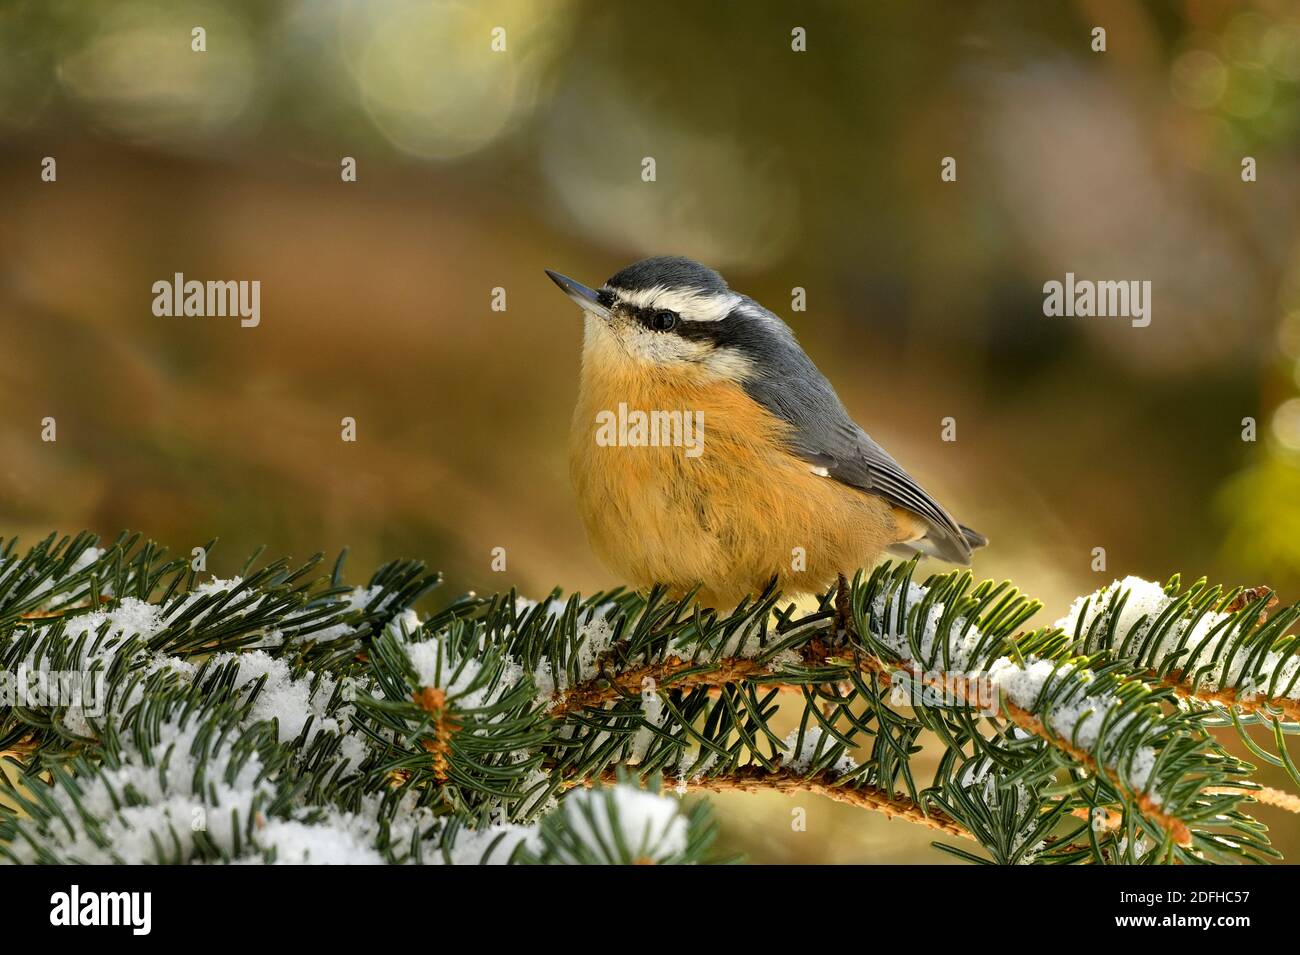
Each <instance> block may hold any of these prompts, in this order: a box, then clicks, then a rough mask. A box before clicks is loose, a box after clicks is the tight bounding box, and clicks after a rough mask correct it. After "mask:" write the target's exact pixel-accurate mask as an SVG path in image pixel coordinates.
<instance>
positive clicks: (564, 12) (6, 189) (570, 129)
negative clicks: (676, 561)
mask: <svg viewBox="0 0 1300 955" xmlns="http://www.w3.org/2000/svg"><path fill="white" fill-rule="evenodd" d="M1097 26H1100V27H1104V28H1105V29H1106V45H1107V49H1106V52H1105V53H1096V52H1093V50H1092V49H1091V41H1092V35H1091V31H1092V29H1093V28H1094V27H1097ZM195 27H202V28H203V29H204V31H205V34H206V37H205V39H206V52H202V53H197V52H194V51H192V49H191V39H192V34H191V31H192V30H193V29H194V28H195ZM498 27H500V28H504V31H505V32H504V40H505V50H504V51H503V52H497V51H494V50H493V49H492V41H493V31H494V29H495V28H498ZM795 27H803V28H804V29H805V30H806V35H807V52H803V53H796V52H792V50H791V31H792V30H793V29H794V28H795ZM500 36H501V35H500V34H498V37H500ZM498 45H500V44H499V43H498ZM945 156H951V157H954V158H955V159H956V160H957V173H958V178H957V181H956V182H942V181H941V180H940V175H939V172H940V162H941V160H942V158H943V157H945ZM1246 156H1250V157H1253V158H1254V159H1255V160H1256V163H1257V168H1258V181H1256V182H1250V183H1247V182H1243V181H1242V175H1241V172H1242V160H1243V158H1244V157H1246ZM44 157H54V158H55V160H56V162H57V181H55V182H43V181H42V179H41V169H42V160H43V159H44ZM343 157H353V158H355V160H356V163H357V181H356V182H351V183H345V182H343V181H342V180H341V176H340V163H341V161H342V159H343ZM644 157H654V159H655V161H656V174H657V177H656V181H654V182H645V181H643V180H642V178H641V172H642V159H643V158H644ZM1298 199H1300V9H1298V8H1297V7H1296V5H1295V4H1294V3H1291V2H1289V0H1256V2H1253V3H1238V2H1225V0H1183V2H1152V3H1137V2H1101V0H1077V2H1074V3H1055V4H1042V3H1034V2H1028V0H1026V2H1023V3H1012V2H984V3H967V4H948V3H878V4H857V3H849V2H840V3H803V4H799V5H797V6H796V5H793V4H789V3H785V2H780V0H772V2H744V3H741V2H718V3H710V4H699V3H691V2H685V0H683V2H672V3H660V2H656V3H648V2H640V3H632V2H618V3H611V2H600V0H571V2H563V0H549V2H541V0H475V2H472V3H469V2H465V3H457V2H440V0H420V2H415V0H298V2H294V0H246V2H238V0H221V2H216V0H213V2H189V0H121V2H102V3H85V2H76V0H33V2H23V0H19V2H14V0H0V356H3V358H2V360H0V534H4V535H6V536H11V535H15V534H17V535H20V536H22V537H23V538H24V539H25V542H26V543H33V542H35V540H36V539H38V538H40V537H43V536H44V535H46V534H47V533H49V532H50V531H52V530H59V531H63V532H75V531H77V530H80V529H82V528H89V529H92V530H94V531H96V532H98V533H100V534H102V535H108V536H112V535H113V534H115V533H116V532H117V531H118V530H120V529H122V528H131V529H134V530H139V531H141V532H143V533H145V534H146V535H148V536H149V537H152V538H153V539H155V540H158V541H160V542H162V543H164V544H166V545H168V546H170V547H171V548H172V549H173V550H174V551H180V552H188V550H189V549H190V548H191V547H193V546H195V545H197V544H201V543H203V542H205V541H207V540H208V539H210V538H212V537H214V536H215V537H219V538H220V539H221V544H220V545H219V547H218V549H217V552H216V553H215V554H214V556H213V559H212V561H211V563H210V569H212V570H215V571H217V572H219V573H220V572H227V573H228V572H231V571H232V570H233V569H234V568H236V567H238V566H239V565H240V564H241V563H242V562H243V559H244V558H245V557H246V556H247V554H248V553H249V552H250V551H251V550H252V548H253V547H255V546H256V545H258V544H266V545H268V548H269V551H270V552H271V553H272V554H276V555H279V554H289V555H292V556H294V557H296V558H305V557H307V556H309V555H310V554H311V553H313V552H315V551H317V550H324V551H329V552H332V551H337V550H338V549H339V548H341V547H344V546H347V547H350V548H351V550H352V557H351V559H350V565H349V566H350V567H351V572H352V577H353V578H361V577H364V576H365V575H366V574H368V572H369V570H370V569H371V568H372V567H373V566H374V565H376V564H377V563H379V562H382V561H383V560H386V559H389V558H392V557H396V556H407V557H419V558H422V559H424V560H426V561H427V562H428V563H429V564H430V565H432V566H434V567H436V568H440V569H442V570H443V571H445V573H446V575H447V583H446V585H445V587H444V591H445V593H444V594H443V596H442V599H446V598H447V597H448V596H449V595H450V594H452V593H455V592H460V591H464V590H468V589H476V590H479V591H491V590H500V589H504V588H507V587H509V586H510V585H512V584H514V585H517V586H518V587H519V588H520V589H521V591H522V592H524V593H526V594H531V595H533V596H540V595H543V594H544V593H545V592H547V591H549V589H550V588H551V587H552V586H555V585H561V586H563V587H564V588H565V589H567V590H575V589H577V590H583V591H589V590H592V589H595V588H598V587H603V586H609V585H614V584H617V583H619V582H620V581H618V580H617V579H616V578H614V577H612V576H611V575H610V574H609V573H608V572H606V571H604V570H603V569H602V568H601V567H600V566H599V565H598V564H597V563H596V562H595V560H594V558H593V557H592V555H591V553H590V551H589V549H588V547H587V544H586V541H585V538H584V535H583V531H582V528H581V525H580V522H579V520H578V516H577V512H576V510H575V507H574V504H573V501H572V497H571V494H570V490H569V486H568V477H567V461H566V454H565V440H566V436H567V429H568V421H569V415H570V411H571V407H572V404H573V401H574V397H575V394H576V386H577V374H578V359H579V346H580V321H579V316H578V314H577V311H576V309H574V307H573V306H572V304H571V303H569V302H568V301H567V300H566V299H565V298H564V297H563V296H561V295H560V294H559V293H558V292H557V291H556V289H555V288H554V286H552V285H551V283H550V281H549V280H548V279H547V278H546V276H545V275H544V274H543V271H542V269H543V268H544V267H550V268H555V269H557V270H559V271H561V272H564V273H565V274H568V275H571V276H573V277H575V278H577V279H579V280H581V281H584V282H586V283H588V284H591V285H598V284H600V282H602V281H603V280H604V279H605V278H606V277H607V276H608V275H610V274H611V273H613V272H614V271H616V270H617V269H619V268H620V267H622V266H623V265H625V264H627V263H628V262H630V261H633V260H635V259H638V258H641V257H644V256H647V255H655V254H685V255H690V256H693V257H695V258H698V259H701V260H703V261H704V262H706V263H708V264H710V265H713V266H715V267H717V268H719V269H720V270H722V271H723V273H724V274H725V275H726V276H727V278H728V280H729V281H730V283H731V285H732V286H733V287H734V288H736V289H738V290H740V291H743V292H746V293H748V294H751V295H753V296H754V297H755V298H757V299H758V300H760V301H762V302H763V303H765V304H767V305H768V306H769V307H771V308H773V309H774V310H775V311H776V312H778V314H781V315H782V316H783V317H784V318H786V319H787V321H789V323H790V324H791V325H792V327H793V328H794V329H795V332H796V333H797V335H798V336H799V338H800V340H801V341H802V342H803V344H804V346H805V348H806V349H807V350H808V352H809V353H810V354H811V355H812V356H813V358H814V359H815V360H816V361H817V362H818V363H819V364H820V365H821V367H822V369H823V370H824V371H825V372H826V373H827V375H828V376H829V377H830V378H831V380H832V381H833V382H834V383H835V384H836V386H837V388H838V389H839V391H840V394H841V397H842V398H843V399H844V401H845V404H846V405H847V406H848V408H849V410H850V412H852V413H853V415H854V416H855V418H857V420H858V421H859V422H860V423H861V424H862V425H863V426H864V427H865V428H866V429H867V430H868V431H869V432H871V434H872V436H873V437H875V438H876V439H877V440H879V441H880V442H881V443H882V444H884V445H885V447H887V448H889V449H890V451H891V452H892V453H893V454H894V455H895V456H896V457H897V458H899V460H900V461H901V462H902V463H903V464H904V466H905V467H907V468H908V470H910V471H911V472H912V473H913V474H914V475H916V476H917V478H918V479H919V480H920V481H921V482H922V483H923V484H924V485H925V486H926V487H927V488H928V489H929V490H931V491H932V492H933V493H934V494H935V495H936V496H937V497H938V498H939V499H940V500H941V501H943V502H944V503H945V504H947V505H949V506H950V508H951V509H952V510H953V511H954V512H955V513H956V514H958V515H959V516H960V517H961V518H962V520H964V521H966V522H968V523H969V524H971V525H972V526H974V527H977V528H978V529H980V530H982V531H984V532H985V533H987V534H988V535H989V536H990V537H991V538H992V540H993V544H992V546H990V547H989V548H988V549H987V550H986V551H982V552H981V553H980V554H979V555H978V556H977V558H976V563H975V572H976V574H977V575H979V576H988V577H997V578H1001V577H1009V578H1011V579H1012V580H1013V581H1015V582H1016V584H1017V585H1018V586H1020V587H1021V588H1022V589H1024V590H1025V591H1027V592H1029V593H1030V594H1032V595H1034V596H1036V597H1038V598H1040V599H1042V600H1043V601H1044V602H1045V604H1046V609H1045V610H1044V611H1043V613H1042V615H1041V617H1040V622H1043V623H1050V622H1051V621H1053V620H1055V619H1056V618H1057V617H1059V616H1061V615H1062V614H1063V613H1064V611H1065V609H1066V607H1067V606H1068V604H1069V602H1070V600H1071V599H1072V598H1073V597H1075V596H1077V595H1078V594H1080V593H1085V592H1088V591H1091V590H1094V589H1096V588H1097V587H1099V586H1101V585H1103V584H1105V583H1108V582H1109V581H1110V580H1112V579H1113V578H1116V577H1123V576H1125V575H1126V574H1137V575H1139V576H1143V577H1147V578H1150V579H1156V580H1164V579H1166V578H1167V577H1168V576H1169V575H1170V574H1172V573H1174V572H1180V573H1182V574H1183V575H1184V578H1185V579H1195V578H1196V577H1199V576H1201V575H1208V576H1209V577H1210V578H1211V579H1212V580H1214V581H1218V582H1223V583H1225V584H1229V585H1231V584H1236V583H1242V584H1251V585H1253V584H1261V583H1265V584H1269V585H1271V586H1273V587H1275V588H1277V589H1278V591H1279V592H1280V595H1281V597H1282V598H1283V599H1284V600H1286V601H1294V600H1297V599H1300V469H1298V468H1297V459H1298V457H1300V228H1298V227H1300V216H1298V215H1297V211H1298V210H1297V200H1298ZM1067 271H1070V272H1074V273H1075V274H1076V275H1077V276H1078V277H1079V278H1088V279H1116V280H1118V279H1138V280H1150V281H1151V283H1152V289H1153V310H1152V321H1151V324H1150V326H1149V327H1147V328H1134V327H1132V326H1131V325H1130V323H1129V322H1128V320H1126V319H1108V318H1047V317H1044V315H1043V291H1042V287H1043V283H1044V282H1046V281H1049V280H1052V279H1055V280H1058V281H1059V280H1063V279H1064V275H1065V273H1066V272H1067ZM176 272H182V273H184V274H185V276H186V278H191V279H199V280H209V279H221V280H226V279H234V280H241V279H242V280H254V279H256V280H259V281H260V282H261V286H262V291H261V324H260V325H259V326H258V327H256V328H241V327H240V325H239V322H238V320H237V319H230V318H160V317H156V316H155V315H154V314H153V312H152V310H151V305H152V302H153V298H154V295H153V292H152V290H151V286H152V284H153V283H154V282H156V281H159V280H165V281H170V280H171V278H172V276H173V274H174V273H176ZM498 287H500V288H504V289H505V290H506V295H507V299H506V301H507V309H506V310H505V311H503V312H502V311H493V310H492V308H491V303H492V295H493V289H494V288H498ZM795 287H800V288H803V289H805V290H806V295H807V311H805V312H792V311H791V309H790V304H791V294H792V293H791V290H792V289H793V288H795ZM345 416H350V417H354V418H355V419H356V422H357V441H356V442H355V443H344V442H343V441H341V440H340V420H341V419H342V418H343V417H345ZM45 417H53V418H55V419H56V421H57V429H58V430H57V435H58V440H57V442H54V443H48V442H43V441H42V440H41V420H42V419H43V418H45ZM946 417H951V418H954V419H955V420H956V429H957V440H956V441H955V442H945V441H943V440H941V427H942V425H941V421H942V419H944V418H946ZM1246 418H1251V419H1254V421H1255V422H1256V428H1257V432H1256V433H1255V434H1254V435H1253V437H1254V438H1255V440H1244V439H1243V430H1244V425H1243V419H1246ZM1246 427H1248V426H1246ZM1247 436H1248V437H1249V436H1250V435H1247ZM494 547H505V548H506V552H507V555H508V564H507V571H506V572H505V573H504V574H500V573H493V572H492V570H491V566H490V560H491V550H492V548H494ZM1098 547H1101V548H1105V553H1106V569H1105V570H1104V571H1102V572H1097V571H1094V570H1093V561H1094V554H1093V550H1094V548H1098ZM1263 781H1272V782H1273V783H1274V784H1280V779H1277V778H1272V777H1270V776H1268V774H1265V776H1264V777H1263ZM716 802H717V803H718V804H719V805H720V808H721V810H722V811H721V812H720V816H721V818H722V819H723V821H724V841H725V842H726V844H727V846H728V847H730V848H734V849H738V850H742V851H745V852H746V853H748V855H749V856H750V858H751V859H753V860H754V861H787V862H811V861H829V862H863V861H883V862H934V861H943V860H944V859H945V857H944V856H943V855H942V854H940V853H937V852H934V851H933V850H931V849H930V848H928V843H929V836H928V834H927V833H925V832H922V831H919V830H914V829H911V828H909V827H907V826H906V824H905V823H888V822H886V821H885V820H883V819H880V818H865V816H864V814H862V813H860V812H859V811H857V810H853V809H850V808H845V807H841V806H836V805H833V804H831V803H829V802H825V801H824V800H821V799H820V798H814V797H803V798H802V799H800V800H794V801H792V800H791V799H790V798H789V797H783V796H727V797H716ZM795 804H802V805H804V806H805V807H806V808H807V809H808V812H809V819H808V831H807V832H804V833H791V832H790V827H789V824H788V823H789V818H790V808H791V806H792V805H795ZM1261 815H1265V816H1267V811H1264V812H1262V813H1261ZM1269 820H1270V821H1271V822H1274V823H1276V824H1277V826H1278V827H1279V828H1280V829H1281V830H1283V831H1278V832H1276V833H1275V836H1276V838H1277V841H1278V842H1279V844H1280V845H1281V847H1282V848H1283V849H1284V850H1286V851H1287V852H1288V853H1289V854H1290V855H1291V856H1292V857H1293V858H1294V857H1297V856H1300V831H1297V829H1298V827H1297V826H1296V823H1295V820H1294V818H1291V819H1282V818H1274V817H1269Z"/></svg>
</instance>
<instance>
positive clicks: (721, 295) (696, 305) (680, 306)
mask: <svg viewBox="0 0 1300 955" xmlns="http://www.w3.org/2000/svg"><path fill="white" fill-rule="evenodd" d="M610 291H611V292H613V293H614V295H615V296H617V297H618V299H619V300H621V301H623V302H626V303H627V304H628V305H632V306H634V307H636V308H666V309H668V310H669V311H671V312H676V313H677V314H678V315H680V316H681V317H682V318H684V319H685V320H687V321H690V322H720V321H722V319H724V318H726V317H727V316H728V315H730V314H731V312H732V310H733V309H734V308H735V307H736V306H737V305H739V304H740V302H741V301H742V298H741V296H739V295H737V294H736V293H735V292H705V291H701V290H700V289H671V288H665V287H664V286H662V285H655V286H652V287H650V288H646V289H621V288H614V289H610Z"/></svg>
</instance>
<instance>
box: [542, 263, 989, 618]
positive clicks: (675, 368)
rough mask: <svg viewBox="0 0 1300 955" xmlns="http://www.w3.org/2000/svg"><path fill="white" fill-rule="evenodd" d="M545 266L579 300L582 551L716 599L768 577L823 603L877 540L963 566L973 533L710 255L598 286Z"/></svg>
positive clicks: (575, 462) (650, 580) (879, 549)
mask: <svg viewBox="0 0 1300 955" xmlns="http://www.w3.org/2000/svg"><path fill="white" fill-rule="evenodd" d="M546 274H547V275H549V276H550V278H551V280H552V281H553V282H554V283H555V284H556V285H557V286H559V287H560V289H561V290H562V291H563V292H564V293H565V294H566V295H568V296H569V298H571V299H572V300H573V301H574V302H576V303H577V304H578V305H579V306H580V307H581V308H582V311H583V313H584V329H583V346H582V369H581V380H580V383H579V388H578V401H577V406H576V408H575V410H574V416H573V421H572V425H571V427H570V431H569V466H570V474H571V477H572V481H573V485H574V488H575V490H576V493H577V500H578V509H579V511H580V513H581V517H582V521H583V524H584V526H585V528H586V531H587V536H588V538H589V540H590V543H591V546H592V549H593V550H594V551H595V553H596V555H597V556H598V557H599V558H600V559H601V560H602V562H603V563H604V564H606V565H607V566H608V567H609V568H610V569H611V570H613V571H614V572H615V573H617V574H619V575H620V576H621V577H623V578H624V579H625V580H627V581H629V582H631V583H632V584H634V585H635V586H636V587H638V588H648V587H651V586H654V585H656V584H660V585H664V586H665V587H666V588H667V592H668V593H669V594H671V595H674V596H677V597H684V596H687V595H689V594H691V593H694V595H695V599H696V600H698V601H699V603H700V604H701V605H703V606H705V607H712V608H719V609H722V608H734V607H736V606H737V605H738V604H739V603H740V602H741V601H743V600H744V599H745V598H746V597H748V596H751V595H756V594H758V593H761V592H762V591H763V590H764V589H765V588H766V587H767V586H769V585H770V584H771V582H772V581H773V579H774V578H775V580H776V582H777V584H778V585H779V586H780V588H781V590H782V591H783V592H784V593H787V594H791V595H800V594H815V593H820V592H822V591H823V590H825V589H826V588H827V587H829V586H830V585H832V584H834V583H835V582H836V581H838V583H839V587H840V589H841V593H840V595H839V597H837V604H838V603H839V601H840V600H842V599H843V588H844V587H845V585H846V584H845V575H846V574H849V575H851V574H852V573H854V572H855V571H856V570H857V569H858V568H869V567H871V566H873V565H874V564H875V563H876V561H877V560H879V559H880V558H881V557H882V556H883V555H884V554H885V553H886V552H888V553H890V554H892V555H896V556H904V557H912V556H915V555H918V554H920V555H925V556H929V557H935V558H939V559H941V560H944V561H947V562H950V563H954V564H959V565H969V563H970V560H971V553H972V551H973V550H974V549H976V548H979V547H983V546H985V545H986V544H987V543H988V540H987V538H985V537H984V536H983V535H982V534H979V533H977V532H976V531H973V530H971V529H970V528H969V527H966V526H965V525H963V524H959V523H958V522H957V521H956V520H954V519H953V517H952V516H951V515H950V514H949V512H948V511H947V510H945V509H944V507H943V506H942V505H940V504H939V503H938V501H936V500H935V499H934V497H932V496H931V495H930V494H929V493H927V492H926V491H925V489H924V488H922V487H921V485H920V484H918V483H917V482H916V480H915V479H913V478H912V476H911V475H909V474H908V473H907V472H906V471H905V470H903V468H902V466H901V465H899V463H898V462H897V461H895V460H894V458H893V457H891V456H890V454H889V453H888V452H887V451H885V449H884V448H882V447H881V446H880V445H879V444H877V443H876V442H875V441H874V440H872V438H871V437H870V435H868V434H867V432H866V431H864V430H863V429H862V428H861V427H859V426H858V425H857V424H856V423H855V422H854V421H853V419H852V418H851V417H850V415H849V413H848V411H847V410H846V409H845V407H844V405H843V403H842V402H841V401H840V399H839V397H838V396H837V395H836V393H835V389H834V388H833V387H832V386H831V383H830V382H829V381H827V379H826V377H825V375H823V374H822V373H821V371H819V370H818V368H817V366H816V364H814V362H813V360H812V359H811V358H809V357H808V355H807V354H806V353H805V352H804V350H803V348H802V347H801V346H800V345H799V342H798V340H797V339H796V338H795V335H794V332H793V331H792V330H791V329H790V327H789V326H788V325H786V323H785V322H783V321H782V320H781V319H780V318H779V317H777V315H775V314H774V313H773V312H771V311H769V310H768V309H766V308H764V307H763V306H762V305H760V304H759V303H758V302H756V301H755V300H754V299H752V298H750V297H749V296H746V295H743V294H740V293H738V292H735V291H733V290H732V289H731V288H730V287H729V286H728V285H727V283H726V281H725V280H724V279H723V277H722V276H721V275H720V274H719V273H718V272H716V271H715V270H714V269H711V268H709V267H707V266H705V265H701V264H700V263H698V262H695V261H693V260H691V259H689V258H684V257H680V256H656V257H653V258H648V259H643V260H641V261H639V262H635V263H633V264H632V265H629V266H627V267H626V268H624V269H622V270H621V271H619V272H617V273H615V274H614V275H613V276H611V277H610V279H609V280H608V281H607V282H605V283H604V285H602V286H601V287H600V288H599V289H593V288H589V287H587V286H585V285H582V284H581V283H579V282H576V281H574V280H573V279H570V278H567V277H566V276H564V275H561V274H559V273H558V272H553V271H551V270H550V269H547V270H546ZM647 422H649V424H647ZM692 424H698V429H696V428H693V427H692ZM696 430H698V433H694V432H695V431H696ZM674 439H677V440H674ZM688 439H689V440H691V441H694V442H695V445H692V446H688V447H681V446H675V445H679V444H682V443H685V442H686V441H687V440H688ZM841 612H843V611H842V610H841Z"/></svg>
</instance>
